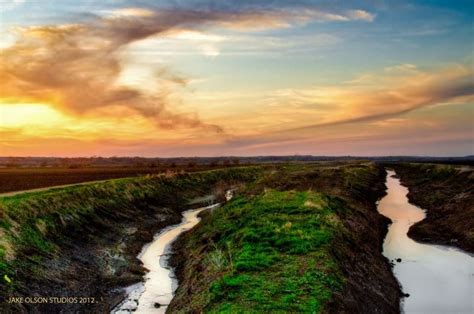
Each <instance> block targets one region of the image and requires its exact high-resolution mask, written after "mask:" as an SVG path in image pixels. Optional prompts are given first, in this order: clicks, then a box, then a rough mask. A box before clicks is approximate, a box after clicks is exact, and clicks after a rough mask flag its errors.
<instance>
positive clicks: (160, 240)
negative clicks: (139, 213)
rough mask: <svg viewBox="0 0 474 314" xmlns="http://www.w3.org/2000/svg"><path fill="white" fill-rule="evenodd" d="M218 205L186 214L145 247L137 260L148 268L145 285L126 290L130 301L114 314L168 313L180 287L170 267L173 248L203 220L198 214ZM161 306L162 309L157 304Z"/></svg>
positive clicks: (124, 303) (141, 284)
mask: <svg viewBox="0 0 474 314" xmlns="http://www.w3.org/2000/svg"><path fill="white" fill-rule="evenodd" d="M217 206H219V204H215V205H211V206H208V207H203V208H198V209H194V210H188V211H185V212H183V220H182V222H181V223H180V224H178V225H173V226H169V227H167V228H165V229H163V230H162V231H161V232H160V233H158V234H157V235H156V236H155V238H154V239H153V242H151V243H149V244H147V245H145V246H144V247H143V249H142V252H141V253H140V254H139V255H138V258H139V259H140V260H141V261H142V262H143V265H144V266H145V268H146V269H148V271H149V272H148V273H147V274H146V275H145V282H144V283H139V284H136V285H133V286H131V287H128V288H127V289H126V293H127V298H126V299H125V300H124V301H123V302H122V303H121V304H120V305H118V306H117V307H116V308H115V309H114V310H113V311H112V313H145V314H148V313H165V312H166V309H167V306H168V304H169V303H170V302H171V300H172V299H173V296H174V292H175V290H176V288H177V286H178V284H177V281H176V279H175V277H174V272H173V270H172V269H171V268H170V267H169V266H168V256H169V254H170V246H171V244H172V243H173V241H175V240H176V239H177V238H178V236H179V235H180V234H181V233H183V232H184V231H186V230H189V229H191V228H192V227H194V226H195V225H196V224H197V223H198V222H199V220H200V218H199V217H198V214H199V213H200V212H201V211H203V210H206V209H210V208H214V207H217ZM156 303H158V304H160V306H159V308H157V307H155V304H156Z"/></svg>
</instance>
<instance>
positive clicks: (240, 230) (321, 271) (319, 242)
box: [183, 190, 344, 313]
mask: <svg viewBox="0 0 474 314" xmlns="http://www.w3.org/2000/svg"><path fill="white" fill-rule="evenodd" d="M332 204H334V202H329V201H328V197H327V196H326V195H324V194H320V193H316V192H310V191H305V192H302V191H276V190H267V191H266V192H264V193H263V194H261V195H258V196H255V197H252V198H249V199H246V198H244V197H239V198H236V199H235V200H233V201H232V202H230V203H229V204H227V205H226V206H225V207H223V208H220V209H217V210H216V211H215V212H214V213H213V215H212V219H206V220H205V221H204V222H203V223H202V225H200V227H199V228H198V229H197V230H196V232H194V233H193V234H192V237H191V239H190V240H189V241H188V244H187V249H190V250H194V251H195V252H196V254H197V252H199V251H200V250H201V249H202V245H203V244H204V243H206V242H208V241H210V242H211V243H212V245H210V246H208V248H207V250H208V251H207V252H206V256H207V257H206V258H205V259H204V260H203V262H202V265H201V267H203V268H204V271H203V272H202V273H200V274H199V275H198V276H201V275H202V276H206V275H209V276H212V277H213V278H212V280H209V281H208V282H207V285H206V286H205V287H201V288H200V290H201V289H202V291H200V293H203V294H204V295H200V296H199V297H198V298H199V299H200V301H196V300H194V301H192V302H191V304H193V305H192V306H194V308H193V309H199V308H201V309H203V310H205V311H206V312H222V311H224V312H236V313H239V312H248V311H249V309H251V311H255V312H275V311H277V312H278V311H280V312H281V311H284V312H287V311H292V312H301V311H305V312H315V311H318V310H319V309H320V308H321V307H322V305H323V304H324V303H325V302H326V301H327V300H329V299H330V297H331V295H332V292H333V291H337V290H341V289H342V287H343V277H342V276H341V274H340V271H339V269H338V266H337V264H336V263H335V261H334V260H333V258H332V257H331V254H330V251H329V248H330V245H331V241H332V239H333V238H334V235H335V233H337V232H338V233H340V232H344V227H343V225H342V224H341V222H340V220H339V219H338V217H337V214H336V212H337V210H338V209H337V208H333V207H332ZM192 254H193V253H191V255H192ZM200 293H198V294H200ZM198 294H195V295H196V296H197V295H198ZM196 302H198V303H199V302H202V303H201V304H196ZM187 310H191V309H183V311H184V312H186V311H187Z"/></svg>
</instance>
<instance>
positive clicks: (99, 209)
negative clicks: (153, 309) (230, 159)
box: [0, 167, 261, 313]
mask: <svg viewBox="0 0 474 314" xmlns="http://www.w3.org/2000/svg"><path fill="white" fill-rule="evenodd" d="M260 172H261V168H255V167H248V168H245V167H242V168H233V169H225V170H215V171H209V172H203V173H193V174H183V175H171V176H157V177H143V178H134V179H123V180H118V181H113V182H104V183H100V184H94V185H85V186H79V187H71V188H66V189H62V190H54V191H51V192H48V191H45V192H39V193H33V194H25V195H19V196H15V197H10V198H2V199H0V218H1V224H0V235H1V237H0V272H1V277H2V278H0V312H2V313H22V312H33V313H35V312H36V313H72V312H80V313H106V312H108V311H110V309H111V308H112V307H113V306H115V305H116V304H117V303H118V302H119V301H120V299H121V297H122V292H121V290H120V289H117V288H121V287H124V286H128V285H130V284H132V283H135V282H139V281H141V280H142V277H143V275H144V271H145V270H144V268H143V267H142V265H141V263H140V261H139V260H138V259H137V258H136V256H137V254H138V253H139V252H140V250H141V249H142V246H143V245H144V244H145V243H147V242H150V241H151V240H152V238H153V235H154V234H155V233H156V232H157V231H159V230H160V229H161V228H163V227H165V226H168V225H171V224H176V223H179V222H180V220H181V214H180V212H181V211H182V210H184V209H189V208H190V207H198V206H200V205H201V204H199V203H194V204H192V205H189V201H190V200H193V199H195V198H196V197H199V196H204V195H207V194H209V193H213V194H214V195H216V196H217V198H223V192H224V191H225V190H226V189H227V188H229V187H230V186H234V185H236V184H242V183H244V182H249V181H253V180H255V179H256V177H257V176H258V174H259V173H260ZM11 297H18V298H20V299H17V300H21V298H23V300H22V301H17V302H16V303H8V302H7V301H8V300H9V299H10V298H11ZM35 297H38V298H36V299H35ZM39 297H41V298H39ZM49 297H71V298H69V299H68V300H69V301H67V303H59V304H58V302H62V301H61V300H58V299H57V300H56V301H53V302H52V301H49V300H50V299H49ZM27 298H29V299H27ZM44 298H48V299H44ZM45 300H48V301H47V302H45ZM63 300H64V299H63ZM43 302H45V303H43ZM81 302H85V303H81Z"/></svg>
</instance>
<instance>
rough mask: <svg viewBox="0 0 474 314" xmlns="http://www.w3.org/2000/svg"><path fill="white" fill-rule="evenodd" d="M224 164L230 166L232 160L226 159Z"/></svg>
mask: <svg viewBox="0 0 474 314" xmlns="http://www.w3.org/2000/svg"><path fill="white" fill-rule="evenodd" d="M224 166H225V167H229V166H230V160H229V159H225V160H224Z"/></svg>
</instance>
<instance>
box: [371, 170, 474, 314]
mask: <svg viewBox="0 0 474 314" xmlns="http://www.w3.org/2000/svg"><path fill="white" fill-rule="evenodd" d="M394 175H395V172H394V171H391V170H389V171H388V174H387V182H386V185H387V195H386V196H385V197H384V198H382V199H381V200H380V202H379V205H378V211H379V212H380V213H381V214H382V215H384V216H386V217H388V218H390V219H391V220H392V224H391V225H390V226H389V228H388V233H387V236H386V238H385V241H384V245H383V254H384V255H385V256H386V257H387V258H388V259H389V260H391V261H393V262H394V263H395V265H394V268H393V272H394V274H395V276H396V277H397V279H398V281H399V282H400V284H401V286H402V289H403V292H404V293H408V294H409V297H406V298H404V299H403V301H402V309H403V311H404V312H405V313H474V301H473V300H474V258H473V257H472V256H470V255H469V254H467V253H465V252H463V251H461V250H459V249H455V248H451V247H448V246H441V245H428V244H421V243H418V242H415V241H414V240H412V239H410V238H409V237H408V236H407V232H408V229H409V228H410V226H411V225H413V224H414V223H416V222H418V221H420V220H423V219H424V218H425V212H424V211H423V210H422V209H420V208H418V207H416V206H414V205H412V204H410V203H409V202H408V199H407V193H408V189H407V188H406V187H404V186H402V185H401V184H400V180H399V179H397V178H395V177H394ZM400 259H401V261H400Z"/></svg>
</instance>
